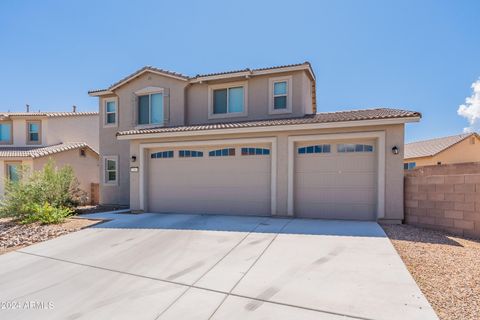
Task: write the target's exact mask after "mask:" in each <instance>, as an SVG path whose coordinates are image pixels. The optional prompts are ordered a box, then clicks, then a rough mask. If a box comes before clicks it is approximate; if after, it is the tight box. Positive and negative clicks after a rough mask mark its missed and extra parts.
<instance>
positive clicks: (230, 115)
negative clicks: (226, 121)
mask: <svg viewBox="0 0 480 320" xmlns="http://www.w3.org/2000/svg"><path fill="white" fill-rule="evenodd" d="M236 87H243V112H228V89H230V88H236ZM222 89H227V113H220V114H215V113H213V91H214V90H222ZM247 115H248V82H247V81H238V82H229V83H223V84H216V85H210V86H208V119H222V118H235V117H246V116H247Z"/></svg>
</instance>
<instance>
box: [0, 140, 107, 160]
mask: <svg viewBox="0 0 480 320" xmlns="http://www.w3.org/2000/svg"><path fill="white" fill-rule="evenodd" d="M80 148H88V149H90V150H91V151H92V152H94V153H95V154H97V155H98V152H97V151H95V150H94V149H92V148H91V147H90V146H89V145H88V144H86V143H84V142H72V143H61V144H56V145H53V146H48V147H0V158H33V159H35V158H41V157H46V156H49V155H52V154H56V153H59V152H64V151H70V150H75V149H80Z"/></svg>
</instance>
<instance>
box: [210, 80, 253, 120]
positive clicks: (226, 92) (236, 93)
mask: <svg viewBox="0 0 480 320" xmlns="http://www.w3.org/2000/svg"><path fill="white" fill-rule="evenodd" d="M209 89H210V90H209V112H208V117H209V118H210V119H214V118H227V117H239V116H246V115H247V84H246V82H235V83H230V84H227V85H225V84H222V85H213V86H210V87H209Z"/></svg>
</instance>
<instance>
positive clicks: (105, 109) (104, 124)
mask: <svg viewBox="0 0 480 320" xmlns="http://www.w3.org/2000/svg"><path fill="white" fill-rule="evenodd" d="M108 102H113V103H115V122H114V123H107V114H109V113H113V112H107V103H108ZM117 126H118V99H117V98H106V99H103V127H104V128H109V127H110V128H111V127H117Z"/></svg>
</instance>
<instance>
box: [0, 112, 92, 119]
mask: <svg viewBox="0 0 480 320" xmlns="http://www.w3.org/2000/svg"><path fill="white" fill-rule="evenodd" d="M94 115H98V112H93V111H92V112H51V111H49V112H0V117H5V118H8V117H32V116H33V117H49V118H54V117H78V116H94Z"/></svg>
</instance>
